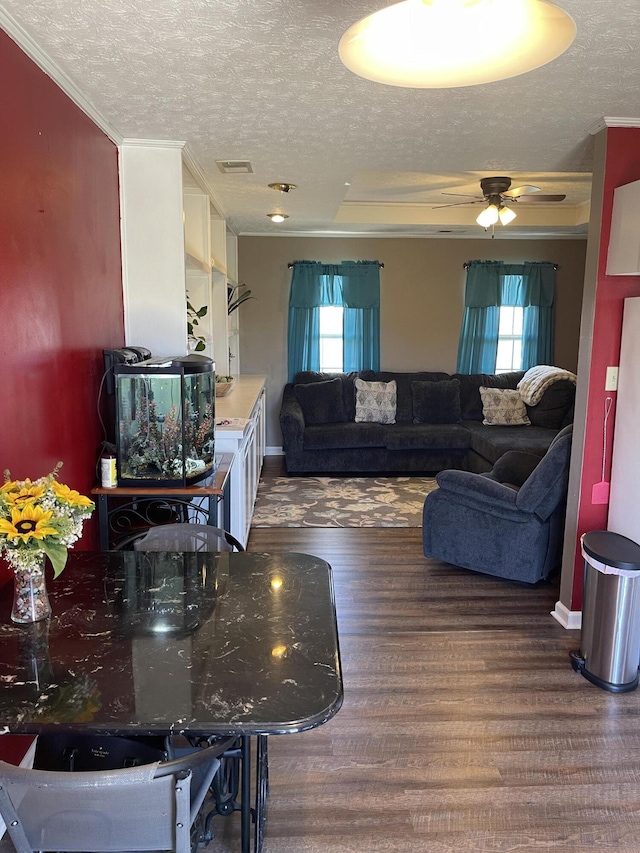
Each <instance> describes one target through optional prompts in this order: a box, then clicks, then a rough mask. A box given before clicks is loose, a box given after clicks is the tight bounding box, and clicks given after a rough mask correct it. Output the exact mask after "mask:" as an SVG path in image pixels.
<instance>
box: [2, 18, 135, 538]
mask: <svg viewBox="0 0 640 853" xmlns="http://www.w3.org/2000/svg"><path fill="white" fill-rule="evenodd" d="M0 102H1V103H2V105H3V108H2V118H3V128H4V130H3V133H2V134H0V168H1V169H2V181H1V187H2V189H1V193H2V199H1V203H0V235H1V238H0V324H1V330H0V401H1V403H0V405H1V406H2V414H1V415H0V471H2V470H4V469H5V468H9V469H10V470H11V475H12V477H15V478H19V479H23V478H25V477H30V478H31V479H35V478H37V477H39V476H42V475H43V474H46V473H48V472H49V471H51V470H52V468H53V466H54V464H55V463H56V462H57V461H58V460H62V461H63V463H64V467H63V469H62V472H61V476H60V479H61V481H62V482H64V483H67V484H68V485H70V486H71V487H72V488H75V489H78V490H80V491H81V492H83V493H84V494H87V493H88V491H89V490H90V489H91V487H92V486H93V484H94V478H95V464H96V456H97V453H98V449H99V444H100V441H101V439H102V430H101V428H100V425H99V421H98V417H97V413H96V401H97V397H98V388H99V384H100V379H101V376H102V372H103V367H102V349H103V348H105V347H106V348H109V347H119V346H122V345H123V344H124V311H123V299H122V276H121V262H120V231H119V221H120V217H119V197H118V151H117V148H116V146H115V145H114V143H113V142H111V141H110V140H109V139H108V138H107V137H106V136H105V135H104V133H103V132H102V131H101V130H99V129H98V128H97V127H96V125H95V124H94V123H93V122H92V121H91V120H90V119H89V118H88V117H87V116H86V115H85V114H84V113H83V112H82V111H81V110H80V109H79V108H78V107H77V106H75V104H74V103H73V102H72V101H71V100H70V99H69V98H68V97H67V96H66V95H65V94H64V93H63V92H62V91H61V90H60V89H59V88H58V87H57V86H56V84H55V83H53V82H52V81H51V79H50V78H49V77H47V76H46V75H45V74H44V73H43V72H42V71H40V69H39V68H38V67H37V66H36V65H35V64H34V63H33V62H32V61H31V60H30V59H29V58H28V57H27V56H26V55H25V54H24V53H23V52H22V51H21V50H20V49H19V48H18V47H17V46H16V45H15V44H14V42H12V41H11V39H10V38H9V37H8V36H7V35H6V34H5V33H3V32H0ZM76 547H77V548H91V547H97V522H96V519H95V518H93V519H91V521H90V522H89V523H88V524H86V525H85V534H84V536H83V538H82V540H81V541H80V542H78V544H77V545H76Z"/></svg>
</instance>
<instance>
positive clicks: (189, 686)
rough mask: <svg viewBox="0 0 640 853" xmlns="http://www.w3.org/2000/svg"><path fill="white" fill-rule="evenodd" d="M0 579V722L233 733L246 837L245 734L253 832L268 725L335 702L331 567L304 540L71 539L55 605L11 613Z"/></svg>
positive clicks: (304, 718)
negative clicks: (249, 547) (126, 547)
mask: <svg viewBox="0 0 640 853" xmlns="http://www.w3.org/2000/svg"><path fill="white" fill-rule="evenodd" d="M10 587H11V585H10V584H9V585H7V586H5V587H4V588H3V589H2V590H0V641H1V642H0V732H1V731H4V732H13V733H32V734H36V733H41V732H51V731H60V730H61V729H64V730H67V731H76V732H78V733H87V734H115V735H131V734H136V735H144V734H185V735H187V736H197V735H203V736H207V735H211V734H213V733H216V734H230V735H237V736H238V737H239V738H241V739H242V744H243V772H242V797H241V800H242V807H243V808H242V811H243V816H242V825H243V849H244V850H245V851H246V850H248V849H249V841H248V831H247V830H248V826H247V824H248V821H249V820H250V813H249V807H248V803H249V799H250V796H249V790H250V788H249V771H248V764H249V738H250V737H251V736H254V735H255V736H257V750H256V751H257V781H256V804H255V806H256V812H257V815H256V832H255V846H256V849H259V847H260V842H261V835H262V821H263V817H264V797H265V789H266V738H265V736H266V735H271V734H286V733H291V732H299V731H303V730H305V729H310V728H313V727H315V726H318V725H321V724H322V723H324V722H326V721H327V720H329V719H330V718H331V717H332V716H333V715H334V714H335V713H336V712H337V711H338V709H339V708H340V705H341V703H342V676H341V670H340V655H339V647H338V634H337V626H336V615H335V605H334V598H333V585H332V579H331V567H330V566H329V564H328V563H326V562H324V561H323V560H320V559H318V558H316V557H312V556H309V555H307V554H295V553H286V554H253V553H245V552H241V553H235V552H225V553H220V554H207V553H184V554H183V553H163V552H159V553H158V552H135V551H107V552H70V554H69V562H68V564H67V567H66V569H65V571H64V572H63V574H62V575H60V577H58V578H57V579H56V580H55V581H54V580H49V582H48V589H49V597H50V599H51V605H52V611H53V614H52V617H51V619H49V620H46V621H44V622H40V623H36V624H34V625H31V626H18V625H14V624H13V623H12V622H11V620H10V611H11V595H12V590H11V588H10Z"/></svg>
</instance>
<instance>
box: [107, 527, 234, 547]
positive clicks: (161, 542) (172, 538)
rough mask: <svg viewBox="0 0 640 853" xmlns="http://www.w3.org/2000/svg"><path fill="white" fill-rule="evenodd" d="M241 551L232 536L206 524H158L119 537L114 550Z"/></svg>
mask: <svg viewBox="0 0 640 853" xmlns="http://www.w3.org/2000/svg"><path fill="white" fill-rule="evenodd" d="M131 548H133V549H134V550H135V551H233V550H236V551H244V548H243V547H242V543H240V542H239V541H238V540H237V539H236V538H235V536H232V535H231V533H229V532H228V531H226V530H222V528H220V527H213V526H211V525H209V524H161V525H158V526H157V527H150V528H149V529H148V530H143V531H139V532H138V533H133V534H132V535H131V536H128V537H127V538H126V539H123V540H122V541H121V542H120V543H119V545H118V550H130V549H131Z"/></svg>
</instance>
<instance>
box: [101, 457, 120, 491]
mask: <svg viewBox="0 0 640 853" xmlns="http://www.w3.org/2000/svg"><path fill="white" fill-rule="evenodd" d="M100 476H101V482H102V488H103V489H115V488H116V486H117V485H118V480H117V477H116V457H115V456H112V455H106V456H101V457H100Z"/></svg>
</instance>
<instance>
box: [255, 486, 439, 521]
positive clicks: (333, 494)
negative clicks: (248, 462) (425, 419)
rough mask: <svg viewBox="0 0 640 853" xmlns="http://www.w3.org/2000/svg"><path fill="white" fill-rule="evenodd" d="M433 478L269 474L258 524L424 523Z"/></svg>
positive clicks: (257, 514) (261, 489) (257, 508)
mask: <svg viewBox="0 0 640 853" xmlns="http://www.w3.org/2000/svg"><path fill="white" fill-rule="evenodd" d="M435 488H437V484H436V481H435V479H433V478H432V477H269V476H266V477H263V478H261V480H260V483H259V485H258V497H257V499H256V504H255V508H254V511H253V519H252V522H251V526H252V527H421V526H422V506H423V504H424V499H425V496H426V495H427V494H428V493H429V492H431V491H433V489H435Z"/></svg>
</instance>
